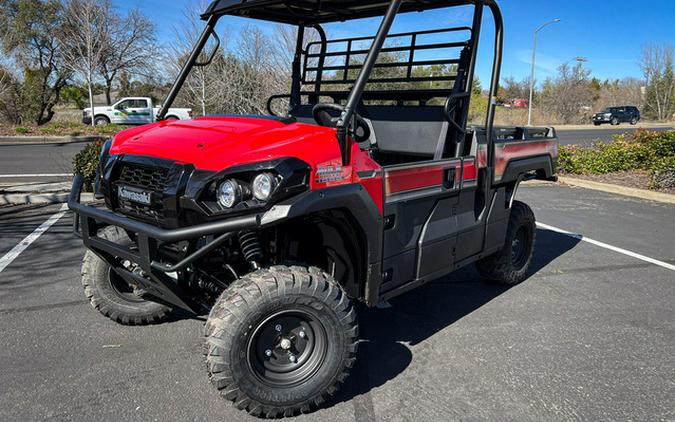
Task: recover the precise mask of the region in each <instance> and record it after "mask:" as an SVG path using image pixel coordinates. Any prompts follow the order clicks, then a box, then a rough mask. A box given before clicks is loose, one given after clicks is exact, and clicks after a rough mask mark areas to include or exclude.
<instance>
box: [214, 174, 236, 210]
mask: <svg viewBox="0 0 675 422" xmlns="http://www.w3.org/2000/svg"><path fill="white" fill-rule="evenodd" d="M240 199H241V189H240V188H239V185H238V184H237V182H235V181H234V180H226V181H224V182H223V183H221V185H220V186H219V187H218V203H219V204H220V205H222V206H223V207H225V208H232V207H233V206H235V205H237V202H239V200H240Z"/></svg>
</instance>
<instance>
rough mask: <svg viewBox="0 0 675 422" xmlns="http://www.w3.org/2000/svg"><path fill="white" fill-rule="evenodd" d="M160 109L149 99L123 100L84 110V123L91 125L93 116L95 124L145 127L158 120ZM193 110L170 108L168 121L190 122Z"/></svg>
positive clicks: (167, 116) (133, 98) (167, 114)
mask: <svg viewBox="0 0 675 422" xmlns="http://www.w3.org/2000/svg"><path fill="white" fill-rule="evenodd" d="M158 112H159V107H154V106H153V104H152V99H150V98H147V97H126V98H122V99H121V100H119V101H118V102H116V103H115V104H113V105H111V106H101V107H94V113H92V112H91V108H85V109H84V110H82V123H84V124H87V125H90V124H91V119H92V116H93V119H94V124H96V125H107V124H110V123H114V124H119V125H144V124H146V123H152V122H154V121H155V120H156V118H157V113H158ZM191 118H192V109H189V108H170V109H169V111H168V113H166V120H190V119H191Z"/></svg>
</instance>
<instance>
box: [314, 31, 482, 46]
mask: <svg viewBox="0 0 675 422" xmlns="http://www.w3.org/2000/svg"><path fill="white" fill-rule="evenodd" d="M461 31H469V32H471V28H470V27H468V26H458V27H455V28H440V29H427V30H424V31H411V32H399V33H396V34H389V35H387V38H403V37H410V36H413V35H417V36H420V35H429V34H441V33H446V32H461ZM373 38H375V37H373V36H363V37H354V38H337V39H334V40H328V41H327V43H328V44H337V43H344V42H347V41H368V40H372V39H373ZM317 44H321V41H312V42H311V43H308V44H307V47H308V48H310V47H313V46H314V45H317Z"/></svg>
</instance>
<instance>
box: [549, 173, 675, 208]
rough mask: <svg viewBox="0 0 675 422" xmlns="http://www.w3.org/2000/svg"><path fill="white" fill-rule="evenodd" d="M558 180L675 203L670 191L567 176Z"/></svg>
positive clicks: (598, 189)
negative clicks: (630, 186)
mask: <svg viewBox="0 0 675 422" xmlns="http://www.w3.org/2000/svg"><path fill="white" fill-rule="evenodd" d="M558 180H559V181H560V182H561V183H564V184H566V185H570V186H576V187H580V188H585V189H592V190H597V191H601V192H607V193H613V194H616V195H623V196H630V197H632V198H639V199H646V200H648V201H655V202H661V203H664V204H675V195H671V194H668V193H661V192H652V191H649V190H645V189H637V188H628V187H625V186H619V185H610V184H608V183H599V182H592V181H590V180H583V179H575V178H572V177H567V176H559V177H558Z"/></svg>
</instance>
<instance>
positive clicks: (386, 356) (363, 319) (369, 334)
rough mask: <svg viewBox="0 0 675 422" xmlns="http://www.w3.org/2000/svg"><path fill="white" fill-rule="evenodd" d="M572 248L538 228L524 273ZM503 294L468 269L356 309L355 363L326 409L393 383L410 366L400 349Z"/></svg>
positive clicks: (406, 352) (573, 242) (409, 355)
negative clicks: (386, 302)
mask: <svg viewBox="0 0 675 422" xmlns="http://www.w3.org/2000/svg"><path fill="white" fill-rule="evenodd" d="M577 243H579V240H578V239H574V238H571V237H569V236H565V235H562V234H560V233H556V232H552V231H548V230H541V229H538V230H537V244H536V249H535V253H534V258H533V261H532V264H531V271H530V274H531V275H533V274H535V273H537V272H539V271H540V270H541V269H542V268H544V267H546V266H547V265H548V264H549V263H551V262H552V261H553V260H555V259H556V258H558V257H559V256H561V255H563V254H565V253H566V252H568V251H569V250H571V249H573V248H574V247H575V246H576V244H577ZM509 289H510V287H509V286H504V285H496V284H490V283H485V282H483V281H481V280H480V277H479V275H478V272H477V271H476V270H475V269H474V267H473V266H472V265H471V266H468V267H466V268H463V269H461V270H459V271H457V272H455V273H453V274H451V275H449V276H447V277H444V278H441V279H439V280H435V281H433V282H430V283H427V284H425V285H423V286H421V287H419V288H417V289H414V290H412V291H410V292H408V293H406V294H404V295H402V296H399V297H397V298H394V299H392V300H391V305H392V307H391V308H386V309H378V308H366V307H365V306H361V307H360V308H359V309H358V311H359V324H360V326H359V328H360V338H361V339H362V340H361V343H360V345H359V351H358V357H357V361H356V364H355V366H354V369H353V370H352V375H351V377H350V378H349V379H348V380H347V382H346V383H345V385H344V386H343V388H342V390H340V392H338V393H337V394H336V395H335V396H334V397H332V398H331V399H330V401H329V403H328V405H327V407H331V406H333V405H335V404H337V403H340V402H343V401H349V400H352V399H354V398H356V397H358V396H360V395H363V394H366V393H368V392H369V391H370V390H372V389H373V388H376V387H379V386H381V385H383V384H385V383H386V382H387V381H389V380H391V379H394V378H395V377H396V376H398V375H399V374H400V373H402V372H403V371H404V370H405V369H406V368H407V367H408V365H410V363H411V362H412V359H413V355H412V353H411V351H410V349H409V348H408V347H407V346H406V344H410V345H416V344H419V343H422V342H424V341H425V340H427V339H428V338H429V337H431V336H433V335H434V334H436V333H438V332H439V331H441V330H443V329H445V328H446V327H448V326H450V325H452V324H453V323H454V322H455V321H458V320H459V319H461V318H463V317H465V316H466V315H468V314H470V313H472V312H473V311H475V310H477V309H478V308H480V307H482V306H484V305H486V304H488V303H489V302H490V301H492V300H493V299H495V298H496V297H498V296H500V295H501V294H503V293H505V292H506V291H508V290H509Z"/></svg>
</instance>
